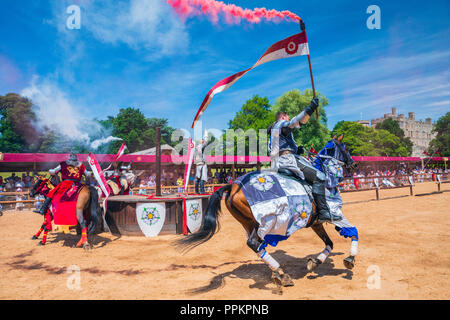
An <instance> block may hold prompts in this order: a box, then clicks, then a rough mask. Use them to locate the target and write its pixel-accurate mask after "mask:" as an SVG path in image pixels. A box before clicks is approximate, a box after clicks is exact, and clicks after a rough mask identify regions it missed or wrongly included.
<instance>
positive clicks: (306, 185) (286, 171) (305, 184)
mask: <svg viewBox="0 0 450 320" xmlns="http://www.w3.org/2000/svg"><path fill="white" fill-rule="evenodd" d="M277 173H278V174H280V175H283V176H285V177H288V178H291V179H294V180H295V181H297V182H298V183H300V184H301V185H302V186H303V187H304V188H305V190H306V193H307V194H308V197H309V199H310V200H311V203H313V205H314V210H313V212H312V217H311V219H310V221H309V223H308V224H307V225H306V228H309V227H310V226H311V225H313V224H314V222H316V220H317V217H318V215H319V213H318V212H317V210H315V208H316V207H317V206H316V203H315V201H314V197H313V194H312V186H311V185H310V184H309V183H308V182H306V180H303V179H301V178H300V177H299V176H298V175H296V174H295V173H294V172H292V171H291V170H289V169H285V168H279V169H278V172H277Z"/></svg>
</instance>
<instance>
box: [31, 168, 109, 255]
mask: <svg viewBox="0 0 450 320" xmlns="http://www.w3.org/2000/svg"><path fill="white" fill-rule="evenodd" d="M53 188H54V186H53V184H52V183H51V182H50V181H49V180H48V179H45V178H44V177H41V176H39V177H38V178H37V180H36V183H35V184H34V185H33V187H32V188H31V190H30V193H29V195H30V197H34V196H35V195H36V194H42V195H43V196H46V195H47V194H48V192H49V191H50V190H51V189H53ZM76 208H77V210H83V219H84V220H85V221H86V222H87V224H88V230H87V232H88V235H92V234H93V233H94V232H95V231H96V228H97V221H98V213H99V212H100V211H99V209H100V206H99V204H98V193H97V191H96V189H95V188H94V187H90V186H87V185H84V186H83V187H82V189H81V190H80V194H79V195H78V199H77V205H76ZM51 214H52V213H51V210H50V209H49V210H47V213H46V214H45V215H44V224H43V225H42V226H41V228H40V230H39V231H38V233H37V234H35V235H34V236H33V237H32V239H37V238H38V237H39V235H40V233H41V232H42V230H43V231H44V239H43V241H41V242H39V243H40V245H43V244H45V239H46V236H47V233H48V231H50V230H49V229H50V228H51V220H52V217H51ZM74 214H75V212H74ZM49 215H50V216H49ZM77 220H78V218H77ZM80 222H82V221H78V223H80ZM76 247H83V248H84V249H85V250H87V249H89V248H90V245H89V242H88V241H87V239H86V240H85V241H84V240H83V238H82V239H81V240H80V241H79V242H78V243H77V245H76Z"/></svg>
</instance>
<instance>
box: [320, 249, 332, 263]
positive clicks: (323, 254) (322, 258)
mask: <svg viewBox="0 0 450 320" xmlns="http://www.w3.org/2000/svg"><path fill="white" fill-rule="evenodd" d="M330 252H331V247H330V246H326V247H325V249H323V251H322V252H321V253H320V254H319V255H318V256H317V259H319V260H320V262H322V263H323V262H324V261H325V259H326V258H327V257H328V255H329V254H330Z"/></svg>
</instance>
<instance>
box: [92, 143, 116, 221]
mask: <svg viewBox="0 0 450 320" xmlns="http://www.w3.org/2000/svg"><path fill="white" fill-rule="evenodd" d="M87 160H88V163H89V166H90V167H91V169H92V173H93V174H94V178H95V180H96V181H97V183H98V185H99V187H100V190H102V193H103V196H104V197H105V199H104V200H103V212H104V214H103V222H104V224H105V226H106V227H108V226H107V224H106V220H105V215H106V209H107V207H106V206H107V200H108V197H109V194H110V193H111V188H110V187H109V185H108V184H107V183H106V179H105V176H104V174H103V170H102V168H101V167H100V165H99V164H98V161H97V159H95V156H94V155H93V154H92V152H90V153H89V156H88V158H87Z"/></svg>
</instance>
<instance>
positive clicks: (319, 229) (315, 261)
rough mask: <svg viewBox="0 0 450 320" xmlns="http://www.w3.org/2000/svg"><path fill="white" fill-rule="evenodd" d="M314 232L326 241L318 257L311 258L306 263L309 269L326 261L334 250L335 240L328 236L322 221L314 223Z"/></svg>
mask: <svg viewBox="0 0 450 320" xmlns="http://www.w3.org/2000/svg"><path fill="white" fill-rule="evenodd" d="M311 228H312V229H313V230H314V232H315V233H316V234H317V235H318V236H319V238H320V239H322V241H323V242H324V243H325V249H323V251H322V252H321V253H319V254H318V255H317V257H316V258H309V259H308V261H307V263H306V268H307V269H308V271H312V270H314V269H315V268H316V267H317V266H318V265H320V264H322V263H324V262H325V260H326V259H327V258H328V256H329V255H330V252H331V250H333V242H332V241H331V239H330V237H328V234H327V232H326V231H325V228H324V227H323V224H322V223H318V224H314V225H312V226H311Z"/></svg>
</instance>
